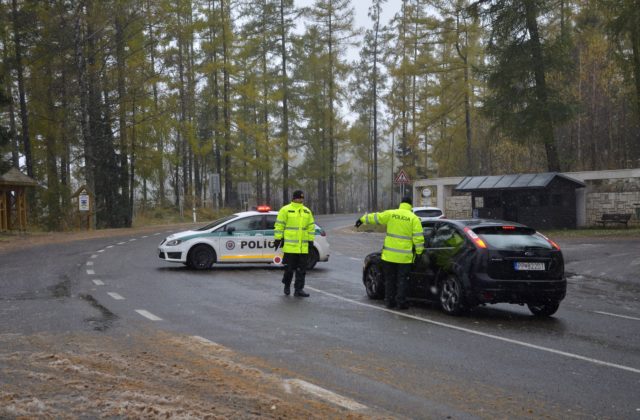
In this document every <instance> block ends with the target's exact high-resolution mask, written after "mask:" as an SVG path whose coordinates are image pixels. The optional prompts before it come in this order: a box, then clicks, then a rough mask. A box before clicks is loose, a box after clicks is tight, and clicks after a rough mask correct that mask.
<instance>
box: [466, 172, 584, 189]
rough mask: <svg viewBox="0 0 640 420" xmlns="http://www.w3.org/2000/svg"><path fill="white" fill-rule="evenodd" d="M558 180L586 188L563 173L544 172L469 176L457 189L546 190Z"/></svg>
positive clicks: (580, 182)
mask: <svg viewBox="0 0 640 420" xmlns="http://www.w3.org/2000/svg"><path fill="white" fill-rule="evenodd" d="M556 178H559V179H562V180H564V181H566V182H570V183H572V184H574V185H575V187H576V188H581V187H585V186H586V184H585V183H584V182H582V181H578V180H577V179H574V178H571V177H569V176H566V175H563V174H561V173H558V172H544V173H538V174H513V175H491V176H467V177H465V178H464V179H463V180H462V181H460V183H459V184H458V185H456V187H455V189H456V190H457V191H488V190H513V189H525V188H546V187H547V186H549V184H550V183H551V182H552V181H553V180H554V179H556Z"/></svg>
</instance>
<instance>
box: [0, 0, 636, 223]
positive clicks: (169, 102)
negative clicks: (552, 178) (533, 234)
mask: <svg viewBox="0 0 640 420" xmlns="http://www.w3.org/2000/svg"><path fill="white" fill-rule="evenodd" d="M358 1H361V0H358ZM385 7H388V5H387V4H386V1H385V0H371V2H370V7H369V18H370V24H369V25H368V26H367V27H364V28H356V27H355V26H354V10H353V4H352V3H351V1H350V0H315V1H313V2H309V5H308V6H305V7H301V6H299V5H296V4H295V3H294V2H293V0H250V1H249V0H0V173H4V172H5V171H6V170H8V169H9V168H10V167H11V166H15V167H18V168H19V169H20V170H22V171H23V172H24V173H26V174H27V175H29V176H31V177H33V178H34V179H36V180H37V181H38V182H39V183H40V185H41V187H39V188H36V189H35V190H34V191H33V192H32V193H31V196H30V201H31V205H30V207H31V212H30V219H31V221H32V223H35V224H37V225H38V226H42V227H43V228H46V229H50V230H63V229H67V228H70V227H71V226H72V225H73V220H74V216H73V215H74V213H75V210H76V207H74V205H72V199H71V197H72V195H73V193H74V192H75V191H76V189H77V188H78V187H79V186H81V185H85V186H86V187H87V188H88V189H89V190H90V191H91V192H93V193H94V194H95V210H96V212H95V223H96V226H97V227H99V228H104V227H127V226H130V225H131V223H132V221H133V218H134V216H138V215H144V214H147V213H148V212H150V211H157V210H159V209H167V208H168V209H175V210H176V211H178V210H182V209H191V208H192V207H195V208H198V209H202V208H210V209H217V211H218V212H222V211H225V210H226V211H231V210H235V209H240V208H244V207H246V206H248V205H249V204H262V203H269V204H271V205H272V206H273V207H276V208H277V207H278V206H279V205H281V204H282V203H287V202H288V201H289V199H290V193H291V191H292V190H294V189H298V188H301V189H304V190H305V191H306V192H307V205H309V206H310V207H311V208H312V209H313V210H314V211H315V212H317V213H320V214H321V213H335V212H349V211H359V210H364V209H368V210H375V209H379V208H382V207H387V206H389V205H391V204H393V200H394V194H393V193H392V192H393V189H394V187H393V184H392V178H393V176H394V174H395V173H397V171H398V170H399V169H403V170H404V171H405V172H406V173H407V175H408V176H409V177H410V178H411V179H418V178H427V177H442V176H465V175H489V174H505V173H526V172H538V171H542V172H545V171H580V170H600V169H621V168H634V167H640V0H599V1H594V0H479V1H467V0H449V1H444V0H402V1H401V5H400V9H399V10H398V12H397V14H395V16H394V17H393V18H392V19H391V20H390V21H389V22H383V21H381V19H380V16H381V11H382V10H384V8H385ZM353 51H357V55H356V57H357V58H356V59H353ZM216 174H217V175H216ZM216 179H218V180H219V189H216V188H215V184H216V182H215V180H216ZM218 190H219V191H220V193H219V194H213V192H216V191H218Z"/></svg>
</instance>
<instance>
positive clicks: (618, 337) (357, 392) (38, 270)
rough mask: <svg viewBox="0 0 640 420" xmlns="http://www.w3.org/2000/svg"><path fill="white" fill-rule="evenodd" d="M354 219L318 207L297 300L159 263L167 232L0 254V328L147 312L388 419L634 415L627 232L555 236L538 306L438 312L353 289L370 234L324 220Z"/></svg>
mask: <svg viewBox="0 0 640 420" xmlns="http://www.w3.org/2000/svg"><path fill="white" fill-rule="evenodd" d="M354 220H355V217H353V216H352V215H348V216H327V217H322V216H321V217H318V221H319V223H320V224H321V225H323V226H324V227H325V228H326V229H327V231H328V234H329V242H330V243H331V251H332V252H331V259H330V262H329V263H319V264H318V266H317V268H316V269H315V270H314V271H312V272H310V273H309V274H308V276H307V289H308V291H309V292H310V293H311V297H310V298H309V299H298V298H293V297H286V296H284V295H283V294H282V285H281V283H280V279H281V276H282V271H281V269H279V268H276V267H261V266H234V267H215V268H214V269H212V270H210V271H205V272H195V271H191V270H188V269H186V268H185V267H183V266H181V265H173V264H169V263H166V262H163V261H161V260H159V259H158V258H157V254H156V248H157V244H158V243H159V242H160V240H161V238H162V237H164V236H165V235H166V234H167V233H166V232H162V233H161V234H160V233H159V234H156V235H153V234H151V235H148V234H146V235H138V236H133V237H123V238H117V239H114V238H105V239H101V240H91V241H83V242H76V243H71V244H64V245H49V246H44V247H38V248H33V249H31V250H29V251H28V252H21V253H13V254H4V255H0V267H1V269H0V270H1V271H0V333H2V334H7V333H22V334H29V333H32V332H38V331H74V330H78V331H81V330H88V329H90V330H97V331H102V332H103V333H104V334H109V333H110V332H111V331H115V330H122V329H127V328H128V327H129V326H131V325H138V324H149V325H153V326H155V327H157V328H159V329H163V330H168V331H174V332H179V333H184V334H191V335H198V336H201V337H205V338H207V339H209V340H212V341H215V342H217V343H220V344H222V345H224V346H227V347H230V348H232V349H234V350H237V351H239V352H241V353H243V354H245V355H249V356H254V357H256V358H257V359H256V360H261V361H262V363H264V364H265V365H269V366H271V367H272V368H276V369H278V370H279V371H280V373H281V374H283V375H285V376H288V377H291V378H298V379H303V380H305V381H307V382H310V383H313V384H315V385H318V386H320V387H323V388H325V389H328V390H331V391H332V392H334V393H337V394H340V395H342V396H344V397H347V398H349V399H351V400H353V401H356V402H358V403H359V404H362V405H364V406H366V407H367V409H366V410H369V411H368V412H374V413H383V414H384V413H386V414H390V415H393V416H397V417H408V418H446V417H448V416H450V417H452V418H487V417H502V418H522V417H527V418H531V417H533V418H538V417H547V418H563V419H564V418H614V419H627V418H629V419H631V418H640V398H639V397H640V391H639V390H640V334H639V333H640V274H638V272H640V238H634V239H625V240H623V241H614V240H611V239H608V240H596V239H593V238H590V239H589V240H588V241H579V240H570V241H566V242H563V241H560V245H561V246H562V249H563V252H564V254H565V260H566V262H567V264H566V270H567V273H568V278H569V290H568V296H567V298H566V299H565V300H564V301H563V303H562V305H561V306H560V309H559V311H558V312H557V313H556V315H555V316H554V317H553V318H551V319H536V318H534V317H532V316H531V315H530V313H529V311H528V309H527V308H526V307H520V306H516V305H494V306H489V307H483V308H478V309H477V310H475V311H473V312H472V313H471V314H469V315H467V316H464V317H449V316H445V315H444V314H442V313H441V312H440V311H439V310H438V308H437V307H435V306H434V305H431V304H428V303H417V304H416V305H414V306H413V307H412V308H411V309H410V310H409V311H407V312H403V313H400V312H394V311H388V310H386V309H384V307H383V306H382V304H381V302H377V301H370V300H368V299H367V297H366V294H365V291H364V287H363V286H362V279H361V271H362V259H363V257H364V256H365V255H366V254H367V253H369V252H373V251H376V250H378V249H379V248H380V246H381V243H382V236H381V235H379V234H366V233H351V232H348V230H340V229H336V228H339V227H343V226H351V225H352V223H353V221H354ZM25 267H26V268H25ZM138 311H146V312H138ZM141 313H143V314H147V316H149V315H151V316H156V317H157V318H160V319H159V320H151V319H149V318H148V317H145V316H143V315H141ZM365 412H367V411H365Z"/></svg>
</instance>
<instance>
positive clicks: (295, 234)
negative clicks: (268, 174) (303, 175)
mask: <svg viewBox="0 0 640 420" xmlns="http://www.w3.org/2000/svg"><path fill="white" fill-rule="evenodd" d="M303 201H304V193H303V192H302V191H300V190H296V191H294V192H293V197H292V200H291V203H290V204H287V205H286V206H284V207H282V208H281V209H280V211H279V212H278V218H277V219H276V224H275V232H274V235H273V236H274V238H275V246H276V249H278V247H279V246H280V245H282V251H283V252H284V258H283V259H282V263H283V264H284V276H283V277H282V283H284V294H285V295H287V296H289V294H290V293H291V280H292V279H293V273H294V272H295V274H296V281H295V283H294V285H293V287H294V290H295V291H294V293H293V295H294V296H299V297H309V294H308V293H307V292H305V291H304V278H305V275H306V272H307V255H308V254H309V247H310V246H312V245H313V238H314V236H315V233H316V225H315V221H314V220H313V214H312V213H311V210H309V209H308V208H307V207H305V206H304V204H302V202H303Z"/></svg>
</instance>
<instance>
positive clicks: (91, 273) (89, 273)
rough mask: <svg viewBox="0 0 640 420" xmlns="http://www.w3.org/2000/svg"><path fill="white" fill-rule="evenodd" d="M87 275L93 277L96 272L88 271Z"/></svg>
mask: <svg viewBox="0 0 640 420" xmlns="http://www.w3.org/2000/svg"><path fill="white" fill-rule="evenodd" d="M87 274H88V275H90V276H93V275H94V274H96V272H95V271H93V270H87Z"/></svg>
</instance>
